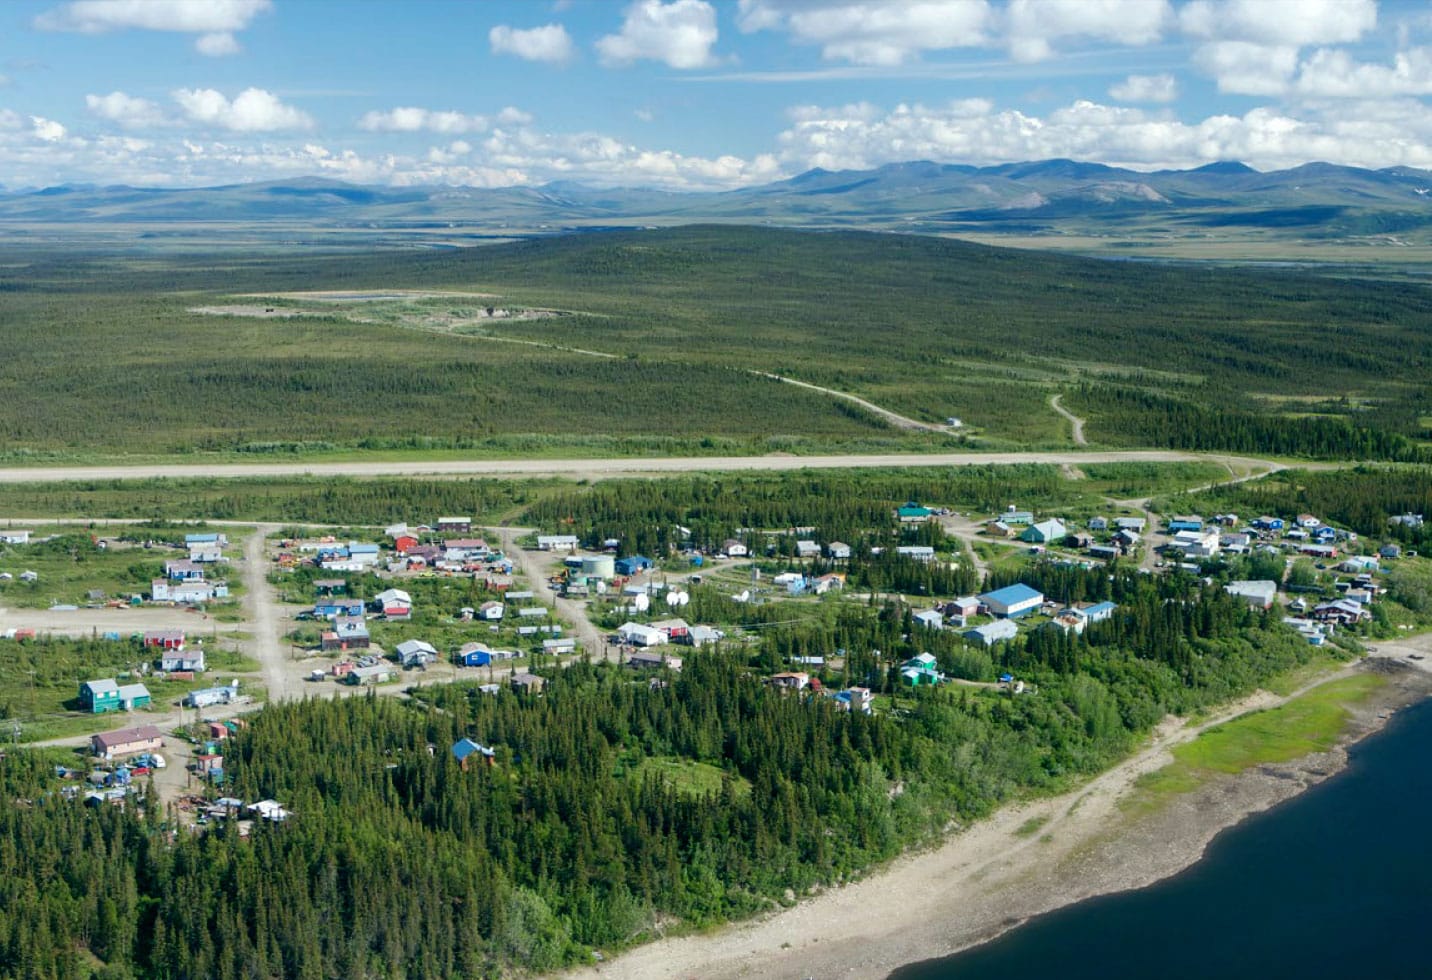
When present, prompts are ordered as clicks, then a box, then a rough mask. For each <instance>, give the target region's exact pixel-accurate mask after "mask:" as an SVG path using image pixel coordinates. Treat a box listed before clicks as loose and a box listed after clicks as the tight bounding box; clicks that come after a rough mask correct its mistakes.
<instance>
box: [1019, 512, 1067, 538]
mask: <svg viewBox="0 0 1432 980" xmlns="http://www.w3.org/2000/svg"><path fill="white" fill-rule="evenodd" d="M1068 536H1069V529H1068V528H1066V527H1065V526H1064V522H1063V521H1061V520H1059V519H1058V518H1057V517H1051V518H1050V519H1049V520H1047V521H1040V522H1039V523H1038V524H1031V525H1029V527H1027V528H1025V530H1024V533H1023V534H1021V535H1020V536H1019V540H1021V541H1027V542H1029V543H1030V544H1054V543H1055V542H1057V541H1062V540H1064V539H1065V538H1066V537H1068Z"/></svg>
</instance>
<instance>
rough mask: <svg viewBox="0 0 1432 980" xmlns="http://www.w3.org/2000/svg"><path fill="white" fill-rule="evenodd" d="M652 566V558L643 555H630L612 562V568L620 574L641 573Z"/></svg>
mask: <svg viewBox="0 0 1432 980" xmlns="http://www.w3.org/2000/svg"><path fill="white" fill-rule="evenodd" d="M651 567H652V561H651V559H650V558H646V557H644V556H642V555H628V556H627V557H625V558H618V559H617V560H616V561H615V562H613V563H612V570H613V571H614V572H616V574H618V575H627V576H631V575H639V574H640V573H642V572H644V571H646V570H647V569H649V568H651Z"/></svg>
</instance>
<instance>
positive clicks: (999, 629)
mask: <svg viewBox="0 0 1432 980" xmlns="http://www.w3.org/2000/svg"><path fill="white" fill-rule="evenodd" d="M962 635H963V636H964V638H965V639H967V640H970V641H971V642H974V643H980V644H983V645H984V646H987V647H992V646H994V645H995V644H996V643H1001V642H1003V641H1004V640H1012V639H1014V638H1015V637H1016V636H1018V635H1019V627H1018V626H1016V625H1015V624H1014V621H1013V620H1011V619H999V620H996V621H995V622H993V623H986V624H985V625H983V626H976V627H975V628H974V629H970V630H965V632H964V633H963V634H962Z"/></svg>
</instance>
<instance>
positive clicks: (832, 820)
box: [0, 567, 1314, 978]
mask: <svg viewBox="0 0 1432 980" xmlns="http://www.w3.org/2000/svg"><path fill="white" fill-rule="evenodd" d="M1030 574H1031V575H1033V576H1035V578H1034V579H1033V580H1032V581H1033V582H1034V584H1036V585H1038V586H1040V587H1042V588H1045V589H1047V590H1048V591H1049V592H1050V594H1060V593H1062V594H1064V595H1067V596H1069V597H1070V598H1078V597H1089V598H1096V597H1104V596H1107V597H1109V598H1111V599H1112V600H1114V601H1116V602H1117V603H1119V607H1120V608H1119V610H1118V612H1117V613H1116V615H1115V616H1114V617H1113V618H1112V619H1111V620H1109V621H1106V622H1103V623H1098V624H1093V625H1092V626H1091V627H1090V629H1089V630H1087V631H1086V633H1085V634H1084V635H1083V636H1082V637H1081V636H1078V635H1065V634H1062V633H1060V632H1059V631H1057V630H1053V629H1048V630H1041V631H1036V632H1035V633H1033V634H1031V635H1030V636H1029V637H1028V639H1022V640H1020V641H1018V642H1015V643H1010V644H1006V645H1003V646H1000V647H996V648H994V650H992V651H987V650H984V649H975V648H970V647H966V646H965V645H964V644H962V643H961V642H960V641H959V640H958V639H957V638H956V637H954V636H953V634H938V635H928V636H927V635H922V634H921V633H920V632H918V631H916V630H914V629H912V627H911V624H910V621H909V617H908V611H906V610H904V609H902V608H901V607H898V606H895V605H884V604H872V605H870V606H868V607H861V606H853V607H850V608H849V609H848V610H845V611H843V612H842V614H841V617H840V619H839V621H838V622H837V623H835V624H833V625H831V626H818V625H811V626H807V627H799V628H795V629H790V630H780V631H775V632H772V633H770V634H769V635H767V636H766V637H765V638H764V639H763V641H762V645H761V647H760V648H759V649H756V650H752V651H744V650H736V649H724V650H723V649H717V650H716V651H715V652H712V653H706V652H700V653H697V654H695V655H693V656H691V657H690V658H688V660H687V663H686V668H685V670H684V671H682V672H681V673H680V674H678V675H669V676H667V677H666V678H664V680H665V683H662V684H652V683H649V682H648V680H647V679H645V678H634V677H633V675H632V674H631V673H630V672H629V671H624V670H622V669H621V668H618V667H615V666H610V665H592V664H583V663H577V664H574V665H572V666H570V667H568V668H566V669H553V670H551V671H550V672H549V674H550V680H549V684H548V687H547V689H546V691H545V692H544V693H543V694H542V695H540V696H533V695H517V694H512V693H510V692H503V693H501V694H498V695H490V694H485V693H482V692H481V691H480V690H479V689H478V687H477V685H475V684H456V685H447V686H438V687H431V688H420V689H416V691H415V693H414V697H413V698H412V699H411V700H408V701H403V700H400V699H395V698H377V697H358V698H349V699H341V700H331V701H330V700H312V701H306V702H302V703H287V704H279V705H273V706H270V707H268V708H267V709H266V710H264V711H263V712H262V713H261V714H259V715H257V716H256V717H255V718H254V720H253V722H252V724H251V725H250V726H249V728H248V729H247V730H245V731H244V732H242V733H241V734H239V735H238V736H235V737H234V738H233V739H231V741H230V743H229V745H228V748H227V749H226V757H227V760H228V761H227V768H228V769H229V773H230V777H231V785H230V786H227V787H225V791H226V792H229V793H232V794H234V795H237V796H240V797H242V798H244V799H246V800H251V799H260V798H269V797H271V798H274V799H277V800H279V801H280V802H281V803H283V805H284V806H285V807H287V808H288V809H290V810H291V811H292V814H293V815H292V816H291V817H290V818H289V819H288V820H287V821H286V822H284V823H281V824H272V825H270V824H267V823H265V822H263V821H257V822H256V824H255V826H253V828H252V832H251V834H250V835H249V836H248V837H243V836H241V835H240V834H239V833H238V828H237V826H236V825H235V824H234V823H233V822H232V821H230V822H229V823H227V824H222V825H211V826H210V827H208V828H207V829H206V830H204V831H203V832H199V833H191V832H188V831H179V830H176V829H175V827H176V825H175V824H174V823H173V822H172V821H173V815H172V814H166V813H164V812H161V811H160V810H159V808H157V807H147V808H146V807H135V806H131V807H129V808H125V809H119V808H115V807H108V806H106V807H100V808H97V809H95V808H89V807H85V806H82V805H80V804H79V803H77V802H72V801H69V800H65V799H62V798H61V796H60V794H59V792H58V787H59V785H60V784H58V783H57V782H56V781H55V780H54V778H53V774H52V772H51V767H50V764H49V763H50V757H49V756H48V755H46V754H44V753H31V752H26V751H10V752H7V753H6V754H5V755H4V756H3V757H0V800H3V805H0V908H3V909H4V915H0V974H2V975H6V976H24V977H35V978H51V977H54V978H61V977H63V978H71V977H75V978H78V977H85V976H88V975H94V976H100V977H115V978H118V977H143V978H160V977H200V976H202V977H216V978H230V977H234V978H238V977H248V976H255V975H264V976H284V977H296V978H307V977H313V978H319V977H329V976H343V977H375V978H376V977H434V978H436V977H452V976H468V977H479V976H498V975H502V974H504V973H507V972H508V971H511V970H512V969H515V968H521V969H528V970H547V969H551V968H555V967H558V966H561V965H563V964H568V963H580V962H586V961H589V960H590V957H591V951H592V950H593V949H599V950H603V951H607V952H610V951H612V950H615V949H619V948H621V947H622V946H624V945H627V944H631V943H634V942H639V941H641V940H643V939H645V938H648V937H650V936H652V935H653V934H654V932H655V931H656V930H657V929H658V928H661V929H670V928H672V927H673V926H677V925H679V924H683V923H684V924H688V925H695V926H699V925H703V924H706V923H713V922H717V921H721V920H723V919H726V918H730V917H733V916H741V915H746V914H750V913H752V912H755V911H758V910H760V909H763V908H767V907H770V906H771V905H773V904H778V903H782V902H786V901H789V900H790V897H791V896H792V895H796V894H801V893H804V892H805V891H806V890H807V889H809V888H811V887H816V886H821V885H827V884H833V883H836V882H840V881H843V880H848V879H851V878H853V877H857V876H859V875H860V874H862V873H863V872H864V871H865V870H866V869H868V868H870V867H871V865H872V864H874V863H876V862H879V861H881V860H884V859H886V858H889V857H891V856H893V855H895V854H897V853H899V852H900V851H901V850H902V849H903V848H905V847H907V846H909V845H911V844H914V843H918V842H921V841H924V840H928V839H930V838H932V837H933V836H934V835H936V834H939V833H940V832H942V831H943V830H944V829H945V828H947V827H948V826H949V825H950V823H951V822H952V821H953V822H954V823H956V824H961V823H964V822H967V821H969V820H972V819H974V818H977V817H979V816H981V815H983V814H986V813H988V812H989V811H990V810H991V808H993V807H995V806H996V805H998V804H999V803H1000V802H1001V801H1004V800H1008V799H1010V798H1013V797H1016V796H1020V795H1024V794H1039V793H1046V792H1053V791H1055V790H1058V789H1060V788H1062V787H1066V786H1068V785H1069V784H1070V781H1071V780H1077V779H1079V778H1082V777H1085V776H1088V775H1090V774H1092V773H1095V772H1097V771H1099V770H1100V769H1102V768H1104V767H1106V766H1108V765H1109V764H1110V763H1111V762H1112V761H1114V760H1116V759H1118V758H1119V757H1120V756H1122V755H1124V754H1126V753H1127V752H1129V751H1130V749H1131V748H1132V746H1133V745H1134V744H1135V742H1136V741H1137V740H1138V739H1139V738H1140V737H1141V736H1143V735H1144V734H1145V733H1147V732H1148V730H1149V729H1150V727H1151V726H1152V725H1153V724H1154V723H1155V722H1157V721H1158V720H1159V719H1160V718H1162V717H1163V716H1164V715H1165V714H1166V713H1168V712H1179V713H1186V712H1189V711H1192V710H1196V709H1198V708H1201V707H1205V706H1208V705H1211V704H1215V703H1218V702H1221V701H1224V700H1226V699H1228V698H1231V697H1235V696H1237V695H1239V694H1242V693H1245V692H1247V691H1249V690H1251V689H1252V688H1253V687H1254V686H1255V685H1257V684H1259V683H1262V682H1265V681H1266V680H1267V679H1268V678H1269V677H1271V676H1273V675H1275V674H1277V673H1279V672H1282V671H1286V670H1288V669H1291V668H1294V667H1297V666H1298V665H1300V664H1302V663H1304V662H1306V661H1307V659H1308V658H1309V657H1311V656H1313V655H1314V652H1313V651H1312V648H1310V647H1309V646H1308V645H1307V644H1306V642H1304V641H1303V640H1302V639H1301V638H1300V637H1298V636H1297V635H1296V634H1294V633H1293V632H1291V631H1290V630H1288V629H1287V628H1286V627H1284V626H1283V625H1282V624H1281V623H1280V622H1278V621H1277V620H1276V619H1275V618H1273V617H1271V616H1268V615H1266V614H1263V613H1261V612H1256V611H1254V610H1251V609H1250V608H1249V607H1248V606H1247V605H1246V604H1244V603H1243V602H1242V601H1240V600H1236V599H1233V598H1231V597H1229V596H1227V595H1226V594H1224V593H1223V592H1222V591H1221V590H1220V589H1218V588H1217V587H1209V588H1205V587H1203V586H1202V585H1201V584H1200V583H1199V582H1198V581H1197V580H1195V579H1192V578H1189V577H1185V576H1170V577H1161V578H1157V579H1152V578H1150V577H1148V576H1142V575H1138V574H1135V573H1134V572H1133V571H1131V570H1118V569H1116V570H1115V574H1114V576H1113V578H1112V581H1111V579H1110V576H1109V575H1108V574H1107V572H1106V571H1104V570H1098V571H1092V572H1081V571H1079V570H1071V569H1068V568H1054V567H1049V568H1047V569H1044V570H1040V568H1039V567H1036V568H1035V569H1034V570H1033V571H1032V572H1031V573H1030ZM837 644H839V645H840V648H842V649H845V650H847V651H848V653H849V656H848V657H847V658H846V659H845V665H844V666H843V667H841V668H840V669H839V670H838V671H834V672H830V673H827V674H826V675H825V677H824V679H825V681H826V683H827V685H829V686H839V685H840V684H842V683H850V682H856V681H866V682H869V683H872V684H873V685H874V686H875V687H877V688H878V689H880V690H884V691H887V692H889V693H888V694H887V695H885V696H883V697H882V699H881V701H880V704H879V708H878V710H877V713H876V714H875V715H874V716H865V715H863V714H860V713H859V712H855V713H846V712H841V711H839V710H837V708H836V706H835V704H834V703H833V702H831V701H829V700H826V699H824V698H821V697H819V696H812V695H809V694H806V695H789V696H783V695H782V694H781V693H779V692H778V691H777V690H775V689H773V688H771V687H768V686H766V685H764V684H762V683H761V682H760V680H759V674H760V670H759V668H761V667H762V666H765V665H766V664H767V663H769V664H772V665H774V664H775V663H778V662H780V661H781V660H782V659H783V658H784V657H785V656H786V655H788V654H789V653H792V652H795V651H797V650H818V651H821V652H823V653H825V654H826V655H832V654H834V653H835V651H836V648H837V647H836V645H837ZM923 650H930V651H931V652H934V653H935V654H936V656H937V658H938V660H939V663H940V666H941V668H942V669H945V670H947V671H949V672H951V673H952V674H954V675H956V676H971V677H977V678H987V677H989V676H990V675H991V673H992V672H994V671H996V670H1008V671H1012V672H1015V673H1017V674H1018V675H1019V676H1020V677H1021V678H1023V679H1025V680H1026V681H1027V682H1028V684H1029V688H1028V693H1025V694H1021V695H1014V694H1013V693H1011V692H1010V691H1008V690H994V689H975V688H960V687H956V686H947V687H941V688H930V689H920V690H917V691H910V690H908V689H906V690H904V691H903V692H902V691H901V690H900V688H899V687H898V684H897V678H896V675H895V673H894V670H895V666H896V664H898V662H899V661H900V660H901V659H903V658H905V657H908V656H911V655H914V654H915V653H917V652H921V651H923ZM877 651H879V652H878V653H877ZM752 667H755V668H757V669H756V670H754V671H753V670H752V669H751V668H752ZM464 737H467V738H472V739H474V740H476V741H478V742H480V743H482V744H483V745H487V746H491V747H492V748H493V749H494V751H495V756H494V764H493V765H492V766H491V767H487V766H483V765H476V766H471V767H469V768H468V769H466V770H465V769H463V768H462V767H460V766H459V765H458V764H457V763H456V762H454V760H453V756H452V755H451V753H450V751H449V750H450V747H451V746H452V745H453V744H454V743H455V742H456V741H457V740H458V739H460V738H464Z"/></svg>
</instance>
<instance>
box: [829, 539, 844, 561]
mask: <svg viewBox="0 0 1432 980" xmlns="http://www.w3.org/2000/svg"><path fill="white" fill-rule="evenodd" d="M825 554H826V557H828V558H829V559H830V560H831V561H849V560H850V545H848V544H846V543H845V542H844V541H832V542H830V544H828V545H826V546H825Z"/></svg>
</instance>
